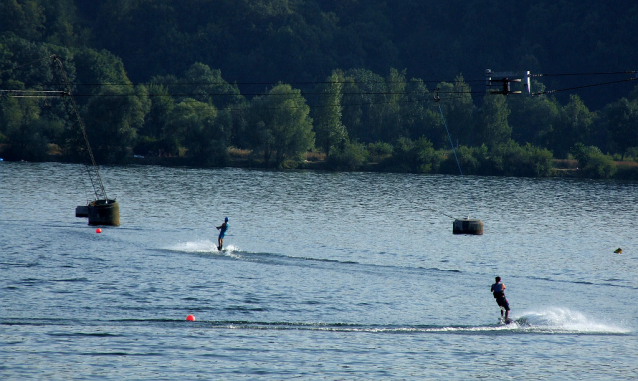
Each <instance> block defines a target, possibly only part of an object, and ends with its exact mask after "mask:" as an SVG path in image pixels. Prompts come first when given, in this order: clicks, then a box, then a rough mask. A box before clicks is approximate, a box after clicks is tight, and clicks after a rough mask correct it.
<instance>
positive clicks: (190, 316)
mask: <svg viewBox="0 0 638 381" xmlns="http://www.w3.org/2000/svg"><path fill="white" fill-rule="evenodd" d="M186 321H195V316H193V315H188V316H186Z"/></svg>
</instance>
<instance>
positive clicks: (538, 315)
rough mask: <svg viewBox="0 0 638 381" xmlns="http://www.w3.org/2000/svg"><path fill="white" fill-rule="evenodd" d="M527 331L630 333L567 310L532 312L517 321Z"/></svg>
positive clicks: (613, 325)
mask: <svg viewBox="0 0 638 381" xmlns="http://www.w3.org/2000/svg"><path fill="white" fill-rule="evenodd" d="M515 322H516V324H518V325H520V326H521V328H523V329H527V330H535V331H538V332H555V333H618V334H622V333H629V332H631V330H630V329H627V328H625V327H622V326H619V325H617V324H612V323H610V322H606V321H601V320H598V319H594V318H591V317H588V316H586V315H585V314H583V313H580V312H578V311H571V310H569V309H567V308H548V309H544V310H540V311H530V312H526V313H524V314H523V315H522V316H521V317H519V318H517V319H515Z"/></svg>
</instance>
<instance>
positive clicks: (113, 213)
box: [88, 200, 120, 226]
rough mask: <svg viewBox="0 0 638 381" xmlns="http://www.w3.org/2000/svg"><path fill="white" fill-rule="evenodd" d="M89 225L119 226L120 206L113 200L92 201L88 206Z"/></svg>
mask: <svg viewBox="0 0 638 381" xmlns="http://www.w3.org/2000/svg"><path fill="white" fill-rule="evenodd" d="M88 209H89V225H113V226H119V225H120V205H119V204H118V203H117V201H115V200H94V201H91V202H90V203H89V205H88Z"/></svg>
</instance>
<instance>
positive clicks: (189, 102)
mask: <svg viewBox="0 0 638 381" xmlns="http://www.w3.org/2000/svg"><path fill="white" fill-rule="evenodd" d="M223 122H224V121H223V120H222V119H220V118H218V111H217V109H216V108H215V106H213V105H211V104H208V103H204V102H199V101H197V100H195V99H184V100H183V101H182V102H180V103H179V104H178V105H177V106H176V107H175V109H174V110H173V113H172V118H171V124H172V126H173V128H175V129H176V130H177V131H180V134H181V135H182V136H183V145H184V147H185V148H186V149H187V150H188V151H187V155H188V156H189V157H192V158H193V159H195V163H196V164H197V165H202V166H209V165H217V164H221V163H223V161H224V159H225V156H226V146H227V141H228V136H229V132H230V131H229V128H228V126H227V125H225V124H224V123H223Z"/></svg>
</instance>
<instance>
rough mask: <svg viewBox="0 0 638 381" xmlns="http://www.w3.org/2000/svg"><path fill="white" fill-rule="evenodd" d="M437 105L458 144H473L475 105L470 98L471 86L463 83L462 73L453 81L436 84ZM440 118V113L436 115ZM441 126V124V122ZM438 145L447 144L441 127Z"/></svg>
mask: <svg viewBox="0 0 638 381" xmlns="http://www.w3.org/2000/svg"><path fill="white" fill-rule="evenodd" d="M438 89H439V91H438V94H439V98H440V99H441V101H440V102H439V105H440V106H441V109H442V110H443V113H444V114H445V119H446V120H447V125H448V129H449V131H450V135H451V136H454V137H455V139H457V140H458V144H460V145H467V146H471V145H473V144H472V143H473V141H472V140H473V134H472V131H473V130H474V117H473V115H474V112H475V109H476V106H475V105H474V101H473V100H472V95H471V90H472V89H471V88H470V86H469V85H468V84H467V83H465V80H464V78H463V76H462V75H459V76H457V77H456V78H455V80H454V83H447V82H441V83H439V84H438ZM436 119H440V115H437V116H436ZM441 126H442V124H441ZM439 142H440V143H439V145H438V146H440V147H444V146H447V144H449V143H448V138H447V135H446V133H445V131H444V130H443V129H441V132H440V140H439Z"/></svg>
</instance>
